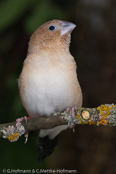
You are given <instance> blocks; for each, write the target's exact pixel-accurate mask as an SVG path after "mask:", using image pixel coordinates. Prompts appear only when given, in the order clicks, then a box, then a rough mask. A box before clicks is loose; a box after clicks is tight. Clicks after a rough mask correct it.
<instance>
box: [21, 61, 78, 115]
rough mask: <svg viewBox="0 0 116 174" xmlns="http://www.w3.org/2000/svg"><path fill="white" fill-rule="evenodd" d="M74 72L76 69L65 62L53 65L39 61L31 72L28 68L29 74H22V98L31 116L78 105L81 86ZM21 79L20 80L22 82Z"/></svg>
mask: <svg viewBox="0 0 116 174" xmlns="http://www.w3.org/2000/svg"><path fill="white" fill-rule="evenodd" d="M40 65H41V66H40ZM31 66H32V65H31ZM72 73H76V71H74V72H72V70H71V68H68V69H67V66H66V65H65V64H62V63H60V64H55V65H54V66H53V65H52V64H49V63H47V64H46V65H42V64H41V62H39V63H38V65H37V66H34V68H33V71H31V73H30V71H29V70H28V75H25V74H22V75H21V77H20V79H21V80H22V79H23V80H22V81H23V82H24V81H25V85H22V88H21V87H20V89H21V90H20V91H22V92H21V93H23V95H21V98H22V101H23V104H24V106H25V108H26V110H27V112H28V113H29V115H30V116H31V117H34V116H38V115H46V116H47V115H48V116H49V115H50V114H51V113H54V112H55V111H62V110H64V109H66V108H67V107H71V106H77V104H78V100H79V97H80V94H78V88H80V87H79V84H78V81H75V79H73V78H72ZM24 75H25V78H24ZM75 75H76V74H74V76H75ZM21 80H19V81H20V84H21ZM74 83H75V85H76V86H75V85H74ZM20 86H21V85H20ZM75 92H76V93H77V94H75ZM75 95H77V97H75Z"/></svg>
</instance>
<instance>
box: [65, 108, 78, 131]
mask: <svg viewBox="0 0 116 174" xmlns="http://www.w3.org/2000/svg"><path fill="white" fill-rule="evenodd" d="M76 110H77V107H71V108H67V109H66V112H69V111H70V116H71V121H70V122H69V125H70V126H71V127H73V132H75V123H74V119H75V111H76Z"/></svg>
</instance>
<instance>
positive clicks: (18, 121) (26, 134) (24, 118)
mask: <svg viewBox="0 0 116 174" xmlns="http://www.w3.org/2000/svg"><path fill="white" fill-rule="evenodd" d="M29 118H30V117H26V116H24V117H21V118H18V119H16V128H17V127H18V125H19V123H20V122H21V121H23V120H25V122H26V124H27V120H28V119H29ZM28 136H29V133H28V132H27V131H26V132H25V143H27V141H28Z"/></svg>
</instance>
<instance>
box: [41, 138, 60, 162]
mask: <svg viewBox="0 0 116 174" xmlns="http://www.w3.org/2000/svg"><path fill="white" fill-rule="evenodd" d="M57 142H58V136H56V137H55V138H54V139H50V138H49V136H48V135H47V136H45V137H39V146H38V150H39V156H38V161H43V160H44V159H45V158H46V157H47V156H49V155H51V154H52V152H53V151H54V148H55V147H56V145H57Z"/></svg>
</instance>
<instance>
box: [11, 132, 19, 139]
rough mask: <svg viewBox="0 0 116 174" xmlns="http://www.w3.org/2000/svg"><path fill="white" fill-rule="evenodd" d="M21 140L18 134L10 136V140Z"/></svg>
mask: <svg viewBox="0 0 116 174" xmlns="http://www.w3.org/2000/svg"><path fill="white" fill-rule="evenodd" d="M18 138H19V134H18V133H17V132H16V133H15V134H14V135H13V134H10V136H8V139H9V140H13V141H15V140H17V139H18Z"/></svg>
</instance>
